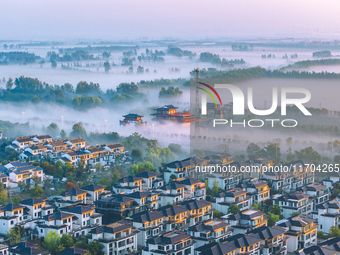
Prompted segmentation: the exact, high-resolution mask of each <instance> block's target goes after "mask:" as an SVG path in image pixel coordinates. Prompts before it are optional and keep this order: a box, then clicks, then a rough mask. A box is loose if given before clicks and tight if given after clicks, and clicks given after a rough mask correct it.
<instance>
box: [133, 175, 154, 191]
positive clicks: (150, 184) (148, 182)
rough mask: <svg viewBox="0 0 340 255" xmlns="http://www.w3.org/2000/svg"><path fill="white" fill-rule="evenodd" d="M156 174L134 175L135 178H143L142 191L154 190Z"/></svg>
mask: <svg viewBox="0 0 340 255" xmlns="http://www.w3.org/2000/svg"><path fill="white" fill-rule="evenodd" d="M157 176H158V173H156V172H142V173H139V174H137V175H136V177H140V178H143V181H142V189H143V190H146V189H152V188H154V185H155V181H156V180H157Z"/></svg>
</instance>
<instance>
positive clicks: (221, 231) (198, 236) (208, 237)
mask: <svg viewBox="0 0 340 255" xmlns="http://www.w3.org/2000/svg"><path fill="white" fill-rule="evenodd" d="M228 226H229V224H228V223H226V222H224V221H223V220H221V219H211V220H207V221H204V222H199V223H197V224H195V225H193V226H190V227H189V228H188V230H187V234H188V235H191V238H192V240H194V241H195V245H194V247H195V248H198V247H200V246H202V245H205V244H207V243H211V242H223V240H225V239H226V238H228V237H230V236H231V235H232V231H231V230H230V229H229V228H228Z"/></svg>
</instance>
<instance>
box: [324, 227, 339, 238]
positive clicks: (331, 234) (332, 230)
mask: <svg viewBox="0 0 340 255" xmlns="http://www.w3.org/2000/svg"><path fill="white" fill-rule="evenodd" d="M327 237H328V238H331V237H340V229H339V227H338V226H332V227H331V228H330V229H329V233H328V236H327Z"/></svg>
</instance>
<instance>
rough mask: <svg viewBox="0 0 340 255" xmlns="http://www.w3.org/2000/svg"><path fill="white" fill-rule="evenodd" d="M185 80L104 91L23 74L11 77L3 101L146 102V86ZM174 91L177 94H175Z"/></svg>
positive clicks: (169, 91) (178, 81) (81, 104)
mask: <svg viewBox="0 0 340 255" xmlns="http://www.w3.org/2000/svg"><path fill="white" fill-rule="evenodd" d="M186 81H187V80H185V79H181V78H180V79H172V80H171V79H163V78H162V79H158V80H154V81H140V82H139V83H137V84H136V83H133V82H131V83H121V84H119V85H118V86H117V88H116V89H115V90H114V89H108V90H106V92H104V91H102V89H101V88H100V85H99V84H98V83H93V82H90V83H88V82H85V81H81V82H79V83H78V84H77V85H76V87H73V85H72V84H70V83H65V84H63V85H49V84H47V83H45V82H41V81H40V80H38V79H37V78H30V77H25V76H20V77H19V78H15V80H14V81H13V79H12V78H9V79H8V81H7V83H6V89H0V102H17V103H20V102H27V101H31V102H32V103H33V104H39V103H40V102H46V103H51V102H55V103H59V104H63V105H66V106H70V107H73V108H76V109H79V110H86V109H89V108H93V107H97V106H103V107H105V106H107V107H111V106H112V105H114V104H122V103H131V102H137V101H143V100H144V99H145V98H146V97H145V95H144V94H143V93H142V92H141V91H140V88H145V87H154V88H157V87H160V86H167V85H175V84H176V85H182V84H183V83H184V82H186ZM172 92H174V93H172ZM181 93H182V91H180V90H179V89H178V88H176V89H175V88H174V87H172V88H170V89H167V90H166V93H165V94H162V96H165V97H166V96H173V95H178V94H181Z"/></svg>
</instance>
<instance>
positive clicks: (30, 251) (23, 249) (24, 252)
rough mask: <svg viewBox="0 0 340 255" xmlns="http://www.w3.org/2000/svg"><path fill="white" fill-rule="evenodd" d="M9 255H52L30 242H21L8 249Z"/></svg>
mask: <svg viewBox="0 0 340 255" xmlns="http://www.w3.org/2000/svg"><path fill="white" fill-rule="evenodd" d="M8 254H9V255H51V253H50V252H49V251H47V250H44V249H42V248H41V247H40V245H39V244H37V243H34V242H29V241H24V242H20V243H18V244H15V245H12V246H11V247H10V248H9V249H8Z"/></svg>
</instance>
